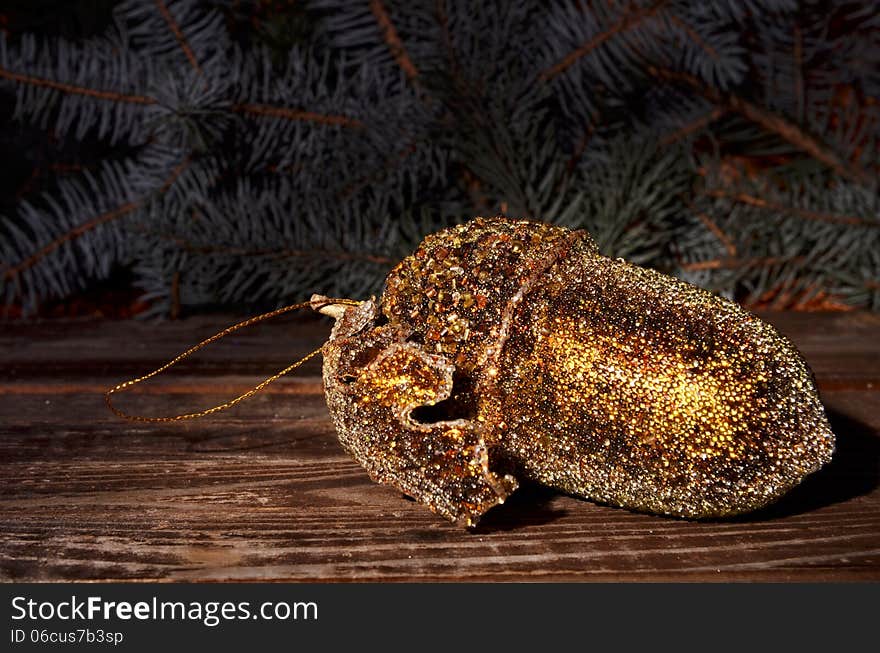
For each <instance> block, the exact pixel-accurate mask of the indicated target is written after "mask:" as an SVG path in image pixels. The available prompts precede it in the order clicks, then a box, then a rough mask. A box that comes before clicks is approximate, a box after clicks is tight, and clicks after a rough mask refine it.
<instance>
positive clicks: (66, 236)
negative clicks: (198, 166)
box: [3, 158, 189, 280]
mask: <svg viewBox="0 0 880 653" xmlns="http://www.w3.org/2000/svg"><path fill="white" fill-rule="evenodd" d="M188 165H189V159H188V158H187V159H184V160H183V161H182V162H181V163H179V164H178V165H177V166H176V167H175V168H174V170H172V171H171V174H170V175H169V176H168V178H167V179H166V180H165V181H164V183H163V184H162V186H161V187H160V188H159V192H160V193H165V192H166V191H167V190H168V189H169V188H170V187H171V185H172V184H173V183H174V182H175V180H176V179H177V178H178V177H179V176H180V174H181V173H182V172H183V171H184V169H186V167H187V166H188ZM145 202H146V198H144V199H141V200H136V201H132V202H126V203H125V204H122V205H121V206H117V207H116V208H115V209H111V210H110V211H105V212H104V213H101V214H100V215H98V216H95V217H94V218H92V219H91V220H87V221H86V222H83V223H82V224H79V225H77V226H76V227H74V228H73V229H69V230H68V231H66V232H64V233H63V234H61V235H60V236H58V237H57V238H55V239H54V240H52V241H51V242H49V243H47V244H46V245H44V246H43V247H41V248H40V249H39V250H37V251H36V252H34V253H33V254H31V255H30V256H28V257H27V258H26V259H24V260H23V261H21V262H20V263H18V264H17V265H14V266H12V267H10V268H7V269H6V270H5V271H4V273H3V278H4V280H9V279H12V278H14V277H17V276H18V275H19V274H21V273H22V272H24V271H25V270H27V269H30V268H32V267H33V266H34V265H36V264H37V263H38V262H39V261H40V260H41V259H43V258H45V257H46V256H48V255H49V254H51V253H52V252H53V251H55V250H56V249H58V248H59V247H61V246H62V245H63V244H64V243H67V242H70V241H72V240H76V239H77V238H79V237H80V236H82V235H83V234H85V233H88V232H89V231H92V230H93V229H95V228H97V227H99V226H101V225H102V224H106V223H108V222H112V221H113V220H116V219H117V218H121V217H123V216H125V215H128V214H129V213H132V212H134V211H136V210H138V209H139V208H141V207H142V206H143V205H144V204H145Z"/></svg>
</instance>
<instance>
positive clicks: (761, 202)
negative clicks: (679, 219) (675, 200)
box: [700, 188, 880, 228]
mask: <svg viewBox="0 0 880 653" xmlns="http://www.w3.org/2000/svg"><path fill="white" fill-rule="evenodd" d="M700 193H701V194H702V195H705V196H706V197H713V198H715V199H724V200H730V201H732V202H738V203H740V204H748V205H749V206H754V207H757V208H759V209H766V210H768V211H779V212H780V213H787V214H789V215H794V216H797V217H800V218H804V219H805V220H815V221H817V222H831V223H834V224H849V225H857V226H862V227H875V228H877V227H880V222H871V221H870V220H865V219H864V218H859V217H856V216H851V215H842V214H840V213H824V212H820V211H810V210H809V209H802V208H798V207H796V206H786V205H785V204H780V203H778V202H771V201H770V200H766V199H764V198H763V197H755V196H754V195H749V194H747V193H729V192H727V191H725V190H721V189H719V188H708V189H705V190H702V191H700Z"/></svg>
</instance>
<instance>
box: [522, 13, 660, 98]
mask: <svg viewBox="0 0 880 653" xmlns="http://www.w3.org/2000/svg"><path fill="white" fill-rule="evenodd" d="M668 2H669V0H659V2H655V3H654V4H652V5H651V6H650V7H645V8H643V9H639V10H637V11H631V12H628V13H627V14H626V15H625V16H624V17H623V18H622V19H621V20H620V21H618V22H617V23H615V24H614V25H612V26H611V27H609V28H608V29H606V30H605V31H604V32H600V33H599V34H597V35H596V36H594V37H593V38H591V39H590V40H589V41H587V42H586V43H584V44H583V45H581V46H580V47H578V48H575V49H574V50H572V51H571V52H569V53H568V54H567V55H565V56H564V57H563V58H562V59H561V60H560V61H559V62H558V63H556V64H554V65H552V66H550V67H549V68H547V69H546V70H544V71H543V72H542V73H541V74H540V75H539V77H538V78H539V79H541V80H543V81H548V80H550V79H553V78H554V77H556V76H557V75H559V74H561V73H563V72H565V71H566V70H568V68H570V67H571V66H572V65H573V64H574V63H575V62H576V61H577V60H578V59H581V58H582V57H584V56H586V55H588V54H589V53H590V52H592V51H593V50H595V49H596V48H598V47H599V46H600V45H602V44H603V43H605V42H606V41H607V40H608V39H610V38H611V37H613V36H615V35H616V34H619V33H620V32H625V31H626V30H628V29H631V28H633V27H635V26H636V25H638V24H639V23H640V22H642V21H643V20H644V19H646V18H650V17H651V16H653V15H654V14H656V13H657V12H658V11H660V10H661V9H662V8H663V6H664V5H666V4H668Z"/></svg>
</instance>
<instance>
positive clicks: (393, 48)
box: [370, 0, 419, 82]
mask: <svg viewBox="0 0 880 653" xmlns="http://www.w3.org/2000/svg"><path fill="white" fill-rule="evenodd" d="M370 11H371V12H372V13H373V16H374V17H375V18H376V22H377V23H379V29H381V30H382V38H383V39H384V40H385V44H386V45H387V46H388V50H389V51H390V52H391V56H392V57H394V61H396V62H397V65H398V66H400V68H401V70H403V72H404V74H405V75H406V78H407V79H408V80H410V81H411V82H415V81H416V78H417V77H418V76H419V70H418V68H416V65H415V64H414V63H413V61H412V59H410V58H409V54H407V52H406V48H404V47H403V41H401V40H400V36H399V35H398V33H397V29H396V28H395V27H394V23H393V22H392V21H391V16H390V15H389V13H388V10H387V9H385V5H383V4H382V0H370Z"/></svg>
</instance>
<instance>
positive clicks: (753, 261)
mask: <svg viewBox="0 0 880 653" xmlns="http://www.w3.org/2000/svg"><path fill="white" fill-rule="evenodd" d="M805 260H806V257H804V256H767V257H758V258H735V257H731V258H723V259H721V258H716V259H709V260H707V261H694V262H692V263H684V262H681V261H679V264H678V265H679V267H680V268H681V269H682V270H686V271H688V272H696V271H701V270H719V269H726V270H729V269H741V268H760V267H770V266H772V265H779V264H780V263H803V262H804V261H805Z"/></svg>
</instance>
